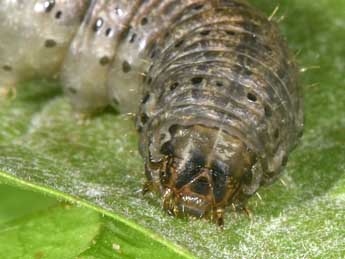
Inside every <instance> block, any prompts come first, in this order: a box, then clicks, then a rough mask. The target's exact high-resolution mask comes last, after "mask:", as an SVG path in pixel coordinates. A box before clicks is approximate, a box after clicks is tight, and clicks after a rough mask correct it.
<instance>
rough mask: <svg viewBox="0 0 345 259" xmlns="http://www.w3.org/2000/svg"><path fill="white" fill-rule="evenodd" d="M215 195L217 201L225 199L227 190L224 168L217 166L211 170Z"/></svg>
mask: <svg viewBox="0 0 345 259" xmlns="http://www.w3.org/2000/svg"><path fill="white" fill-rule="evenodd" d="M211 176H212V182H213V185H212V186H213V195H214V198H215V201H216V202H220V201H221V200H223V198H224V195H225V192H226V175H225V172H224V171H223V170H220V169H219V168H215V169H213V170H212V171H211Z"/></svg>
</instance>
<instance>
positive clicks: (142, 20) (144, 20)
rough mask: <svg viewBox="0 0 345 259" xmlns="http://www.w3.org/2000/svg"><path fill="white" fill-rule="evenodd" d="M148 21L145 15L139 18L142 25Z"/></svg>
mask: <svg viewBox="0 0 345 259" xmlns="http://www.w3.org/2000/svg"><path fill="white" fill-rule="evenodd" d="M148 22H149V20H148V19H147V18H146V17H144V18H142V19H141V21H140V24H141V25H142V26H144V25H146V24H147V23H148Z"/></svg>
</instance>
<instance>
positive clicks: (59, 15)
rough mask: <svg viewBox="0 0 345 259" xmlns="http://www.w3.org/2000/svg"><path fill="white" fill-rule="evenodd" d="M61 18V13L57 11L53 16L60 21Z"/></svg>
mask: <svg viewBox="0 0 345 259" xmlns="http://www.w3.org/2000/svg"><path fill="white" fill-rule="evenodd" d="M61 17H62V12H61V11H57V12H56V14H55V18H56V19H60V18H61Z"/></svg>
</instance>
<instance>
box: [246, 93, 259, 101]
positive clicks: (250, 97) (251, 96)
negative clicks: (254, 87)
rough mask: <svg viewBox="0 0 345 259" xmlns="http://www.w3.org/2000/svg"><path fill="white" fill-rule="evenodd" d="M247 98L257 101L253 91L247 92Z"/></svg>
mask: <svg viewBox="0 0 345 259" xmlns="http://www.w3.org/2000/svg"><path fill="white" fill-rule="evenodd" d="M247 98H248V100H249V101H251V102H256V101H257V98H256V96H255V94H253V93H248V94H247Z"/></svg>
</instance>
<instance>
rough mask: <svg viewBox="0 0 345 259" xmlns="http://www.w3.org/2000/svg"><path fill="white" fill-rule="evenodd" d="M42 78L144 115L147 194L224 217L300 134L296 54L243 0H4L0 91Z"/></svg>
mask: <svg viewBox="0 0 345 259" xmlns="http://www.w3.org/2000/svg"><path fill="white" fill-rule="evenodd" d="M34 77H41V78H56V77H60V78H61V81H62V83H63V86H64V90H65V93H66V95H67V96H68V97H69V99H70V102H71V104H72V106H73V107H74V108H75V110H76V111H78V112H80V113H91V112H94V111H97V110H100V109H102V108H104V107H105V106H108V105H112V106H114V107H115V108H116V109H118V110H120V111H121V112H136V113H137V116H136V117H137V119H136V121H137V122H136V125H137V129H138V132H139V134H140V153H141V155H142V156H143V157H144V160H145V172H146V178H147V183H146V184H145V185H144V188H143V191H144V192H147V191H154V192H158V193H160V194H161V195H162V197H163V207H164V209H165V210H167V211H168V212H169V213H170V214H173V215H176V216H185V215H192V216H193V217H200V218H202V217H206V218H211V219H213V220H214V221H215V222H216V223H217V224H219V225H223V224H224V222H223V221H224V220H223V218H224V210H225V207H226V206H228V205H232V206H233V207H238V208H244V206H245V202H246V201H247V199H248V198H249V197H250V196H252V195H253V194H254V193H255V192H256V191H257V190H258V188H259V187H260V186H263V185H267V184H270V183H272V182H273V181H274V180H275V179H277V177H278V176H279V175H280V173H281V171H282V169H283V167H284V166H285V165H286V163H287V159H288V155H289V152H290V151H291V150H292V149H293V148H294V147H295V145H296V144H297V142H298V139H299V138H300V136H301V135H302V131H303V107H302V94H301V89H300V88H299V87H298V84H297V77H298V73H297V66H296V64H295V61H294V59H293V56H292V55H291V54H290V52H289V50H288V47H287V45H286V42H285V41H284V39H283V38H282V36H281V34H280V32H279V30H278V27H277V25H276V24H275V23H274V22H273V21H271V20H270V19H268V18H267V17H265V16H264V15H263V14H261V13H260V12H259V11H257V10H255V9H254V8H252V7H251V6H250V5H248V4H247V3H246V2H245V1H241V0H185V1H181V0H133V1H128V0H98V1H96V0H90V1H82V0H79V1H77V0H76V1H68V0H27V1H21V0H3V1H2V3H1V5H0V90H2V92H8V89H11V88H14V87H15V86H16V85H17V83H18V82H20V81H23V80H29V79H31V78H34Z"/></svg>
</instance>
